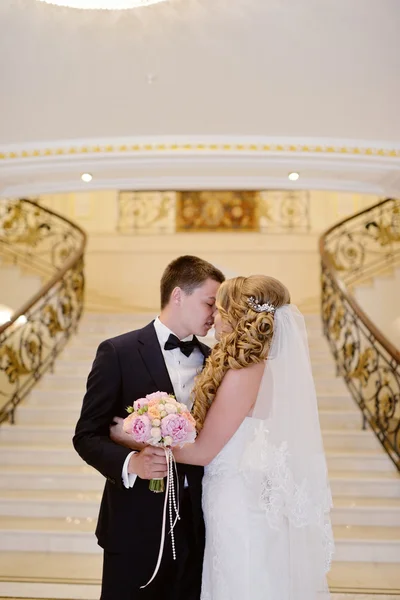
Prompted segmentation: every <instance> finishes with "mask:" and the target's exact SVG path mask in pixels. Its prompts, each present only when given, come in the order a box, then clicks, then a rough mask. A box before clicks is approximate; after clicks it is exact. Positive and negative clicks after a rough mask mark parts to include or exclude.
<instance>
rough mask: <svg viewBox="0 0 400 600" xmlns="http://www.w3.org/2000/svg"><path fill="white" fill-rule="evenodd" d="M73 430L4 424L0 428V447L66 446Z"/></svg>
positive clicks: (58, 426)
mask: <svg viewBox="0 0 400 600" xmlns="http://www.w3.org/2000/svg"><path fill="white" fill-rule="evenodd" d="M73 431H74V428H73V427H71V426H70V425H68V426H65V425H54V424H53V425H51V424H50V425H43V424H42V425H40V424H38V425H31V424H28V425H22V424H18V425H17V426H16V425H10V424H9V423H4V424H3V425H2V426H1V427H0V447H1V445H3V444H7V445H10V446H14V445H15V446H17V445H18V446H22V445H24V444H29V445H30V446H35V445H36V446H38V445H39V446H40V445H42V446H43V445H49V444H51V445H57V444H62V445H68V444H71V443H72V436H73Z"/></svg>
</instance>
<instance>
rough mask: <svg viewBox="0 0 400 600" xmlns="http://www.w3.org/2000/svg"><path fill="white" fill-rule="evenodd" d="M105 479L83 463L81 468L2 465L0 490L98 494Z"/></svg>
mask: <svg viewBox="0 0 400 600" xmlns="http://www.w3.org/2000/svg"><path fill="white" fill-rule="evenodd" d="M104 481H105V480H104V477H102V475H100V473H98V472H97V471H95V470H94V469H92V468H91V467H89V465H85V464H84V463H83V462H82V461H81V465H80V466H65V465H59V466H46V465H40V466H39V467H38V466H30V465H1V466H0V489H2V490H4V489H8V490H81V491H95V492H98V491H100V490H102V489H103V486H104Z"/></svg>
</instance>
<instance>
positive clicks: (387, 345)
mask: <svg viewBox="0 0 400 600" xmlns="http://www.w3.org/2000/svg"><path fill="white" fill-rule="evenodd" d="M320 254H321V263H322V321H323V328H324V333H325V336H326V337H327V339H328V342H329V345H330V348H331V351H332V353H333V356H334V358H335V361H336V365H337V371H338V374H340V375H342V376H343V378H344V380H345V382H346V384H347V387H348V388H349V390H350V392H351V394H352V396H353V398H354V400H355V401H356V402H357V404H358V406H359V407H360V409H361V411H362V415H363V426H364V428H365V427H366V426H367V423H368V424H369V426H370V427H371V429H372V430H373V431H374V432H375V434H376V436H377V437H378V439H379V441H380V442H381V444H382V445H383V447H384V448H385V450H386V451H387V453H388V454H389V456H390V457H391V459H392V460H393V462H394V463H395V465H396V466H397V468H398V469H399V470H400V351H399V349H398V348H396V347H395V346H394V345H393V344H392V343H391V342H390V341H389V340H388V339H387V338H386V337H385V336H384V335H383V333H382V332H381V331H380V330H379V328H378V327H377V325H376V324H375V323H373V322H372V321H371V319H370V318H369V317H368V315H367V314H366V313H365V312H364V311H363V310H362V308H361V307H360V306H359V304H358V303H357V301H356V300H355V298H354V296H353V294H352V288H353V286H354V285H355V284H357V283H360V282H361V281H364V280H365V279H366V278H371V277H373V276H374V275H376V274H378V273H381V272H382V271H387V269H390V268H391V267H393V266H395V265H398V264H399V262H400V201H399V200H394V199H391V198H390V199H386V200H383V201H382V202H379V203H378V204H376V205H375V206H373V207H371V208H369V209H367V210H364V211H362V212H360V213H358V214H356V215H354V216H352V217H350V218H348V219H345V220H343V221H341V222H340V223H338V224H337V225H335V226H334V227H332V228H331V229H329V230H328V231H326V232H325V233H324V234H323V235H322V236H321V239H320ZM399 304H400V299H399Z"/></svg>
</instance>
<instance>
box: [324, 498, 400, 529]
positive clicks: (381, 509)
mask: <svg viewBox="0 0 400 600" xmlns="http://www.w3.org/2000/svg"><path fill="white" fill-rule="evenodd" d="M332 523H333V524H335V525H365V526H370V525H374V526H382V525H383V526H385V527H392V526H394V527H400V498H370V497H365V498H362V497H361V498H358V497H346V496H336V497H335V498H334V502H333V510H332Z"/></svg>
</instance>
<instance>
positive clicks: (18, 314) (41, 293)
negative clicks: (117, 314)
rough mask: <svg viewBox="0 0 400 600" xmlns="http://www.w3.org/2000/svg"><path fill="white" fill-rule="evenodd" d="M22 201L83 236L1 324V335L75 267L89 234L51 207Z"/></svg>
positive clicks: (23, 199)
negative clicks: (59, 266) (59, 264)
mask: <svg viewBox="0 0 400 600" xmlns="http://www.w3.org/2000/svg"><path fill="white" fill-rule="evenodd" d="M20 202H25V203H27V204H31V205H33V206H35V207H38V208H40V210H42V211H44V212H46V213H47V214H49V215H51V216H53V217H56V218H57V219H59V220H61V221H64V222H65V223H67V224H68V225H69V226H70V227H72V228H73V229H75V230H76V231H79V233H80V234H81V236H82V239H81V243H80V246H79V248H78V249H77V250H76V251H75V252H74V253H73V254H72V256H70V258H69V259H68V260H67V261H66V262H65V263H64V265H63V266H62V267H61V268H60V269H58V270H57V272H56V273H55V274H54V275H53V277H51V279H50V280H49V281H48V282H47V283H45V284H44V285H43V286H42V287H41V288H40V290H39V291H38V292H37V293H36V294H35V295H34V296H32V297H31V298H30V299H29V300H28V301H27V302H26V303H25V304H24V305H23V306H22V307H21V308H20V309H19V310H18V311H17V312H15V313H14V314H13V316H12V318H11V320H10V321H7V323H4V324H3V325H1V326H0V335H1V334H2V333H4V332H5V331H6V330H7V329H8V328H9V327H11V326H12V325H13V323H15V321H17V319H19V318H20V317H21V316H23V315H24V314H25V313H26V312H28V311H29V310H30V309H31V308H32V307H33V306H34V305H35V304H36V302H38V301H39V300H40V299H41V298H43V297H44V296H45V295H46V294H47V293H48V292H49V291H50V290H51V288H52V287H54V286H55V285H56V284H57V283H58V282H59V281H61V280H62V279H63V277H64V275H65V273H66V272H67V271H68V270H69V269H71V267H73V266H74V265H75V264H76V263H77V262H78V260H80V259H81V258H82V256H83V253H84V251H85V247H86V243H87V235H86V233H85V231H84V230H83V229H82V228H81V227H79V225H76V223H73V222H72V221H70V220H69V219H67V218H66V217H64V216H63V215H60V214H59V213H57V212H54V211H53V210H50V209H49V208H45V207H44V206H40V205H38V204H37V203H36V202H34V201H33V200H28V199H26V198H22V199H21V200H20Z"/></svg>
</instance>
